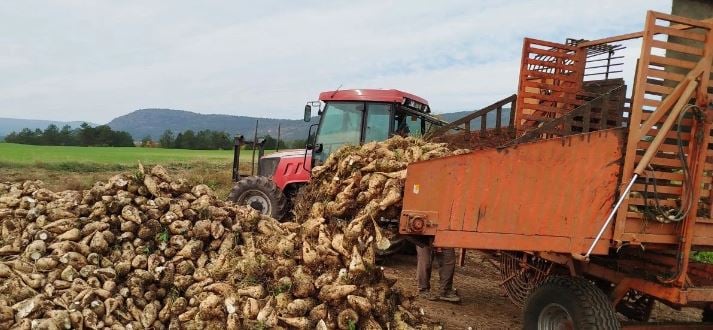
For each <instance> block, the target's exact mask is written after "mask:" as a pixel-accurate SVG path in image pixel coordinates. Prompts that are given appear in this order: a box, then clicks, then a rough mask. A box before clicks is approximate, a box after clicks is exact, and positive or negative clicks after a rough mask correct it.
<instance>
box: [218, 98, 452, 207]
mask: <svg viewBox="0 0 713 330" xmlns="http://www.w3.org/2000/svg"><path fill="white" fill-rule="evenodd" d="M319 101H320V102H317V101H315V102H310V103H308V104H307V105H306V106H305V112H304V120H305V121H306V122H309V121H310V119H311V116H312V108H313V107H317V108H318V109H320V110H319V111H318V115H319V122H318V123H317V124H312V125H310V126H309V129H308V136H307V146H306V149H292V150H284V151H279V152H275V153H271V154H269V155H266V156H263V155H262V151H261V152H260V157H259V159H258V166H257V168H258V171H257V175H256V176H253V175H251V176H247V177H243V176H240V175H239V174H238V172H237V171H238V166H237V165H238V163H239V157H238V155H239V153H240V145H241V144H242V143H244V142H243V141H242V139H240V141H237V140H236V148H235V150H236V151H235V152H236V154H235V157H234V164H233V180H235V181H237V182H236V183H235V186H234V187H233V190H232V192H231V193H230V196H229V197H228V198H229V199H230V200H232V201H234V202H237V203H241V204H245V205H250V206H252V207H253V208H255V209H257V210H259V211H260V212H262V213H263V214H267V215H270V216H272V217H274V218H276V219H280V218H282V217H283V216H285V213H286V212H287V211H288V209H289V199H290V197H292V196H293V195H294V194H295V193H296V192H297V190H298V189H299V188H300V187H301V186H302V185H304V184H306V183H307V182H309V180H310V173H311V172H310V169H311V168H312V166H316V165H319V164H321V163H322V162H324V161H325V160H326V159H327V157H328V156H329V154H330V153H332V152H333V151H335V150H337V149H338V148H339V147H341V146H343V145H347V144H351V145H358V144H363V143H366V142H371V141H382V140H386V139H388V138H389V137H391V136H393V135H395V134H398V135H413V136H421V135H423V134H425V133H426V132H428V131H429V130H430V129H431V127H433V125H436V126H442V125H444V124H445V122H444V121H442V120H440V119H438V118H436V117H434V116H432V115H430V112H431V109H430V108H429V106H428V101H426V100H424V99H423V98H420V97H418V96H416V95H413V94H409V93H406V92H402V91H399V90H395V89H388V90H383V89H352V90H336V91H329V92H323V93H321V94H320V95H319ZM322 103H324V107H321V104H322ZM315 127H316V132H315V133H313V130H314V128H315ZM253 145H254V146H255V145H257V146H260V145H261V144H260V143H259V142H253ZM261 150H262V149H261Z"/></svg>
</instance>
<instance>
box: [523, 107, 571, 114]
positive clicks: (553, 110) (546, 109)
mask: <svg viewBox="0 0 713 330" xmlns="http://www.w3.org/2000/svg"><path fill="white" fill-rule="evenodd" d="M573 108H574V107H567V108H555V107H550V106H546V105H542V104H525V105H524V106H523V109H530V110H537V111H542V112H548V113H556V114H560V115H562V114H565V113H567V112H570V111H571V110H572V109H573Z"/></svg>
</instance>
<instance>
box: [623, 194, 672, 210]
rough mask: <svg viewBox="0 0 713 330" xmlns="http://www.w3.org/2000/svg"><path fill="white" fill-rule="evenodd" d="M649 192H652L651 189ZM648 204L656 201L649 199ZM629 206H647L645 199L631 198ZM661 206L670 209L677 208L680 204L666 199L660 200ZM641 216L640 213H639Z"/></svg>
mask: <svg viewBox="0 0 713 330" xmlns="http://www.w3.org/2000/svg"><path fill="white" fill-rule="evenodd" d="M637 192H639V193H641V191H637ZM649 192H651V190H650V189H649ZM648 202H649V203H653V202H654V200H653V199H652V198H649V199H648ZM629 204H631V205H637V206H643V205H646V203H644V199H643V198H629ZM659 205H661V206H668V207H676V206H678V204H677V203H676V201H672V200H666V199H662V200H659ZM639 214H640V213H639Z"/></svg>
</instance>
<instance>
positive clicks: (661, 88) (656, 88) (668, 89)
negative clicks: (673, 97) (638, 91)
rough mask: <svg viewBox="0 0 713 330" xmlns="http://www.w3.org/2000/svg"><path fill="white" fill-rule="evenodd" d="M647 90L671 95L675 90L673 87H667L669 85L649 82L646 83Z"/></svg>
mask: <svg viewBox="0 0 713 330" xmlns="http://www.w3.org/2000/svg"><path fill="white" fill-rule="evenodd" d="M645 88H646V92H651V93H652V94H653V93H657V94H662V95H669V94H671V93H672V92H673V87H667V86H661V85H654V84H649V83H647V84H646V85H645Z"/></svg>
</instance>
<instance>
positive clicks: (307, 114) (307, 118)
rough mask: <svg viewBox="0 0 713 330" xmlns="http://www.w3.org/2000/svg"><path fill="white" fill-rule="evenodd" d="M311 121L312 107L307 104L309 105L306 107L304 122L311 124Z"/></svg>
mask: <svg viewBox="0 0 713 330" xmlns="http://www.w3.org/2000/svg"><path fill="white" fill-rule="evenodd" d="M311 119H312V105H311V104H307V105H305V117H304V121H305V122H306V123H309V121H310V120H311Z"/></svg>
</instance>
